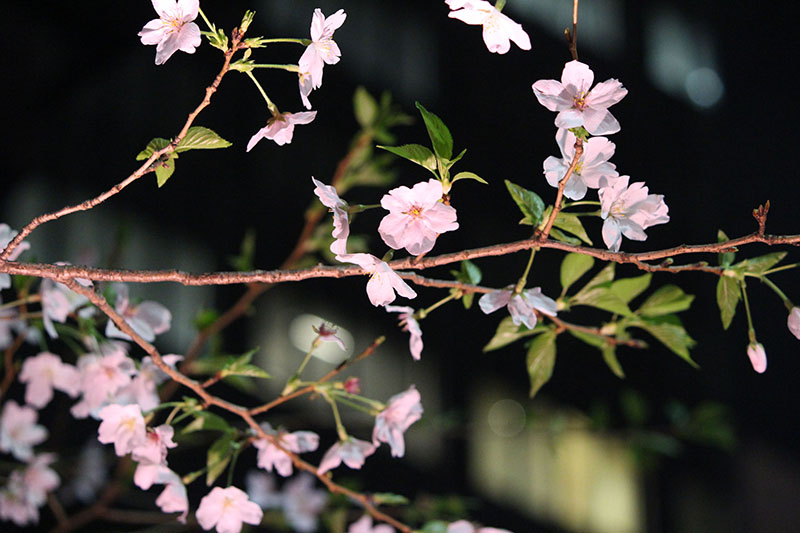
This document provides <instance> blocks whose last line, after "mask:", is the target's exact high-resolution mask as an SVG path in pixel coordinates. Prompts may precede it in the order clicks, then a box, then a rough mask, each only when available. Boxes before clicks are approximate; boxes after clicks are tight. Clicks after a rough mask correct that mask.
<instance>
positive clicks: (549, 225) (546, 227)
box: [537, 138, 583, 241]
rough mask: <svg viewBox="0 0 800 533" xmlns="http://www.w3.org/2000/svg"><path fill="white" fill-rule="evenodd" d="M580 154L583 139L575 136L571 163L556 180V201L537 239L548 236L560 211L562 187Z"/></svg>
mask: <svg viewBox="0 0 800 533" xmlns="http://www.w3.org/2000/svg"><path fill="white" fill-rule="evenodd" d="M582 156H583V139H580V138H576V139H575V155H574V156H573V157H572V163H570V165H569V168H568V169H567V173H566V174H564V177H563V178H561V181H559V182H558V192H557V193H556V201H555V203H554V204H553V211H552V212H551V213H550V217H549V218H548V219H547V222H546V223H545V225H544V228H542V231H541V233H539V235H538V237H537V240H540V241H546V240H547V237H548V236H550V230H551V229H553V224H554V223H555V221H556V218H557V217H558V213H559V211H561V201H562V200H563V199H564V188H565V187H566V186H567V182H568V181H569V178H571V177H572V174H573V172H575V169H576V168H577V167H578V163H579V162H580V160H581V157H582Z"/></svg>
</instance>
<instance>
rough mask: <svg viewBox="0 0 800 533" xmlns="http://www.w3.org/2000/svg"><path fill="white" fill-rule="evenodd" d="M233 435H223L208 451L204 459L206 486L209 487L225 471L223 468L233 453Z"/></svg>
mask: <svg viewBox="0 0 800 533" xmlns="http://www.w3.org/2000/svg"><path fill="white" fill-rule="evenodd" d="M233 444H234V435H233V433H225V434H224V435H222V436H221V437H220V438H218V439H217V440H216V441H214V444H212V445H211V447H210V448H209V449H208V454H207V457H206V466H207V468H208V470H207V471H206V486H207V487H210V486H211V485H213V484H214V481H216V480H217V478H218V477H219V476H220V474H222V473H223V472H224V471H225V467H226V466H228V463H229V462H230V460H231V456H232V455H233V452H234V447H233Z"/></svg>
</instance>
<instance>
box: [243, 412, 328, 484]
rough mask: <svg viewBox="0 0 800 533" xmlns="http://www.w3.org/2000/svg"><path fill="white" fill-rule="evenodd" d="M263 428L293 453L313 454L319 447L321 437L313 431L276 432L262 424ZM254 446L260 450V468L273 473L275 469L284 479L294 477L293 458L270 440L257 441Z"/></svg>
mask: <svg viewBox="0 0 800 533" xmlns="http://www.w3.org/2000/svg"><path fill="white" fill-rule="evenodd" d="M261 428H262V429H263V430H264V431H265V432H266V433H267V434H268V435H272V436H273V437H274V438H275V440H276V441H277V442H278V444H279V445H280V446H281V447H282V448H283V449H284V450H287V451H290V452H292V453H305V452H313V451H314V450H316V449H317V447H318V446H319V435H317V434H316V433H314V432H312V431H295V432H294V433H287V432H285V431H275V430H273V429H272V426H270V425H269V424H268V423H266V422H265V423H263V424H261ZM253 446H255V447H256V448H257V449H258V463H257V464H258V467H259V468H263V469H264V470H266V471H268V472H271V471H272V469H273V468H275V471H276V472H277V473H278V474H280V475H282V476H283V477H287V476H291V475H292V458H291V457H289V455H288V454H287V453H286V452H285V451H283V450H281V449H280V448H278V446H276V445H275V444H274V443H273V442H272V441H270V440H269V439H256V440H254V441H253Z"/></svg>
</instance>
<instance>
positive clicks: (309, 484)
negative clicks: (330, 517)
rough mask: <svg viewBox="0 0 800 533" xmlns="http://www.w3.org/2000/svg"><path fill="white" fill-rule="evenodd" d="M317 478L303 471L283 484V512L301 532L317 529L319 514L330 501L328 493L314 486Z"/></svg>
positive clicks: (295, 528)
mask: <svg viewBox="0 0 800 533" xmlns="http://www.w3.org/2000/svg"><path fill="white" fill-rule="evenodd" d="M315 479H316V478H315V477H314V476H312V475H311V474H309V473H308V472H301V473H299V474H297V475H296V476H295V477H293V478H292V479H290V480H289V481H287V482H286V484H285V485H284V486H283V514H284V516H285V517H286V521H287V522H289V525H290V526H292V528H293V529H294V530H295V531H297V532H299V533H313V532H314V531H317V522H318V521H319V515H320V513H322V511H323V510H324V509H325V506H326V505H327V503H328V493H327V492H326V491H324V490H320V489H316V488H314V480H315Z"/></svg>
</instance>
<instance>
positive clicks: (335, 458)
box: [317, 437, 376, 474]
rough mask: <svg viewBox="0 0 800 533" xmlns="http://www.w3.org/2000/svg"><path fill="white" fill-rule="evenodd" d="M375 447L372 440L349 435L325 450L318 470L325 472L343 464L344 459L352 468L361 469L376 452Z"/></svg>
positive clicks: (321, 472)
mask: <svg viewBox="0 0 800 533" xmlns="http://www.w3.org/2000/svg"><path fill="white" fill-rule="evenodd" d="M375 449H376V446H375V445H374V444H372V443H371V442H367V441H365V440H359V439H355V438H353V437H348V438H347V439H346V440H342V441H339V442H337V443H336V444H334V445H333V446H331V447H330V449H329V450H328V451H327V452H325V455H324V456H323V457H322V461H321V462H320V463H319V468H318V469H317V472H318V473H319V474H324V473H325V472H327V471H328V470H332V469H334V468H336V467H337V466H339V465H340V464H342V461H344V464H346V465H347V466H349V467H350V468H355V469H359V468H361V467H362V466H363V465H364V461H365V460H366V458H367V457H369V456H370V455H372V454H373V453H375Z"/></svg>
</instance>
